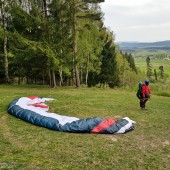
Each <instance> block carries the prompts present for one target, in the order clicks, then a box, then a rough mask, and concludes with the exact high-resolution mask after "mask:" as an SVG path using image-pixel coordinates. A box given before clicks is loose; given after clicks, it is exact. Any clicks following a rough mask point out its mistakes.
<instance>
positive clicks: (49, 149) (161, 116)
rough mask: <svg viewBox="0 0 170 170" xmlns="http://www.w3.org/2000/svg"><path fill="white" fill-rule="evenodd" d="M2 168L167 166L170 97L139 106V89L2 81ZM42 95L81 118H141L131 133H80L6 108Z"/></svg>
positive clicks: (112, 169) (110, 169)
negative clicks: (31, 121) (53, 86)
mask: <svg viewBox="0 0 170 170" xmlns="http://www.w3.org/2000/svg"><path fill="white" fill-rule="evenodd" d="M0 92H1V93H0V99H1V100H0V106H1V107H0V169H16V170H18V169H24V170H32V169H34V170H60V169H63V170H67V169H68V170H79V169H80V170H89V169H94V170H105V169H107V170H128V169H130V170H136V169H139V170H145V169H146V170H152V169H153V170H167V169H170V164H169V159H170V147H169V145H170V128H169V125H170V109H169V108H170V102H169V98H168V97H161V96H156V95H154V94H153V95H152V98H151V100H150V101H148V103H147V110H140V109H139V106H138V105H139V101H138V100H137V98H136V96H135V93H134V92H126V91H123V90H121V91H120V90H112V89H97V88H91V89H87V88H80V89H76V88H56V89H50V88H48V87H43V86H12V85H9V86H5V85H1V86H0ZM30 95H38V96H41V97H52V98H56V99H57V100H55V101H51V102H48V104H49V106H50V111H51V112H55V113H59V114H63V115H68V116H75V117H79V118H87V117H96V116H98V117H103V118H108V117H109V118H113V119H121V118H123V117H125V116H128V117H129V118H131V119H132V120H134V121H136V122H137V123H136V124H135V130H134V131H132V132H129V133H127V134H119V135H118V134H117V135H106V134H86V133H85V134H81V133H78V134H76V133H64V132H57V131H52V130H49V129H45V128H42V127H38V126H34V125H32V124H29V123H27V122H25V121H22V120H20V119H17V118H15V117H13V116H12V115H9V114H7V111H6V108H7V105H8V104H9V103H10V102H11V101H12V100H13V99H15V98H18V97H22V96H30Z"/></svg>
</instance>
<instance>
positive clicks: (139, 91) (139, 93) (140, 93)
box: [136, 81, 142, 99]
mask: <svg viewBox="0 0 170 170" xmlns="http://www.w3.org/2000/svg"><path fill="white" fill-rule="evenodd" d="M136 96H137V97H138V98H139V99H141V98H142V82H141V81H140V82H139V84H138V90H137V92H136Z"/></svg>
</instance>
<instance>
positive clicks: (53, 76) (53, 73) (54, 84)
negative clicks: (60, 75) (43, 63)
mask: <svg viewBox="0 0 170 170" xmlns="http://www.w3.org/2000/svg"><path fill="white" fill-rule="evenodd" d="M52 85H53V86H52V87H53V88H56V86H57V85H56V79H55V71H54V69H52Z"/></svg>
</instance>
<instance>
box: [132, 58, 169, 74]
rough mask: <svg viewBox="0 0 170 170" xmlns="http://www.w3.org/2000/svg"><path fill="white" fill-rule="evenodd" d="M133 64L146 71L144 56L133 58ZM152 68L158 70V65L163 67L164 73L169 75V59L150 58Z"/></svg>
mask: <svg viewBox="0 0 170 170" xmlns="http://www.w3.org/2000/svg"><path fill="white" fill-rule="evenodd" d="M134 59H135V65H136V66H137V67H138V68H140V69H141V70H142V71H145V72H146V58H134ZM150 62H151V64H152V70H154V69H156V70H157V72H159V66H161V65H162V66H163V67H164V73H165V74H168V75H170V60H167V59H151V60H150Z"/></svg>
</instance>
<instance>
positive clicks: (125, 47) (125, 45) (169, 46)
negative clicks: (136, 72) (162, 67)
mask: <svg viewBox="0 0 170 170" xmlns="http://www.w3.org/2000/svg"><path fill="white" fill-rule="evenodd" d="M117 44H118V45H119V47H120V50H122V51H125V52H135V51H142V50H145V51H159V50H166V51H170V40H167V41H157V42H118V43H117Z"/></svg>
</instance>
